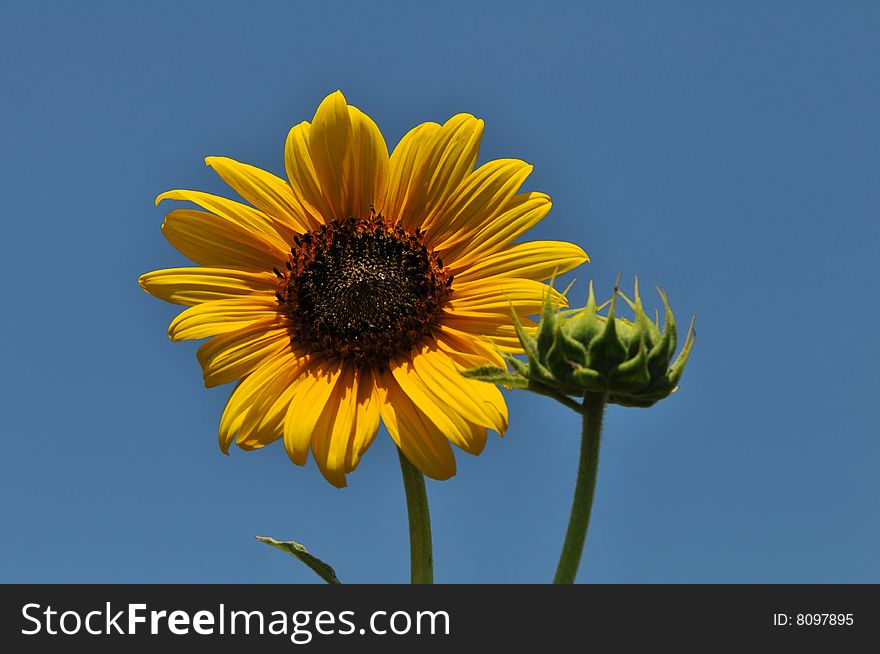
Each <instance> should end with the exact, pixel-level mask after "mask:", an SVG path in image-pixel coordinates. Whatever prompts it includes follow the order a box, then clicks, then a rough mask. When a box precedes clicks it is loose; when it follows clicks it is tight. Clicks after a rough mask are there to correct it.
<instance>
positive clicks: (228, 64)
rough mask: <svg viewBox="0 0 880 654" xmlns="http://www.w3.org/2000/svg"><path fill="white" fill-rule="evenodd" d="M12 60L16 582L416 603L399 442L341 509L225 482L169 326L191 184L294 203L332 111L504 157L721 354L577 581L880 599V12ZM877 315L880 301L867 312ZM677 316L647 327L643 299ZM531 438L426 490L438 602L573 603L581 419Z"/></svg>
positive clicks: (406, 24)
mask: <svg viewBox="0 0 880 654" xmlns="http://www.w3.org/2000/svg"><path fill="white" fill-rule="evenodd" d="M2 22H3V25H4V27H3V38H2V39H0V61H2V62H3V63H2V65H0V88H2V89H3V92H2V94H0V180H2V181H0V184H2V189H3V196H4V202H3V205H4V219H3V221H2V224H0V230H2V239H0V255H2V256H0V265H2V270H3V272H2V275H0V290H2V297H3V299H4V306H5V308H4V310H3V320H2V321H0V336H2V338H0V347H2V350H3V351H2V356H3V361H4V373H5V374H3V376H2V381H0V385H2V386H0V398H2V399H0V402H2V415H3V428H4V433H5V436H6V443H7V445H6V448H5V453H4V455H3V457H2V458H0V496H2V500H0V519H2V524H3V525H4V527H5V529H4V538H3V539H2V541H0V562H2V563H0V580H2V581H24V582H48V581H57V582H73V581H80V582H153V581H168V582H213V581H218V582H273V581H278V582H300V581H303V582H311V581H313V580H315V579H316V578H315V577H314V576H313V575H312V573H311V572H310V571H309V570H307V569H306V568H304V567H303V566H301V565H299V564H298V563H297V562H296V561H294V560H292V559H288V558H285V556H284V555H283V554H282V553H280V552H278V551H277V550H274V549H272V548H269V547H267V546H265V545H262V544H260V543H258V542H257V541H256V540H254V536H255V535H269V536H273V537H275V538H278V539H288V538H292V539H296V540H299V541H301V542H303V543H305V544H306V545H307V546H308V547H309V548H310V549H311V550H312V551H313V552H314V553H315V554H317V555H318V556H320V557H322V558H323V559H325V560H326V561H328V562H329V563H331V564H332V565H333V566H334V567H335V568H336V570H337V572H338V574H339V576H340V578H341V579H342V580H343V581H351V582H367V581H369V582H384V581H391V582H403V581H406V580H407V576H408V571H409V564H408V552H407V531H406V524H405V515H404V500H403V495H402V487H401V481H400V472H399V469H398V463H397V458H396V455H395V452H394V450H393V446H392V443H391V441H390V439H389V438H388V437H387V434H386V433H385V432H384V430H383V431H382V432H381V433H380V436H379V438H378V439H377V441H376V443H375V445H374V446H373V447H372V448H371V450H370V451H369V452H368V454H367V455H366V456H365V458H364V459H363V461H362V463H361V466H360V468H359V469H358V470H357V471H356V472H355V473H354V474H353V475H351V476H350V477H349V487H348V488H347V489H345V490H341V491H340V490H337V489H335V488H332V487H331V486H330V485H328V484H327V483H325V482H324V481H323V480H322V479H321V477H320V475H319V473H318V471H317V470H316V468H315V467H314V465H313V464H311V463H310V465H309V466H308V467H307V468H305V469H301V468H297V467H294V466H292V465H291V464H290V463H289V462H288V460H287V457H286V456H285V455H284V453H283V451H282V449H281V447H280V445H278V444H276V446H273V447H268V448H265V449H264V450H262V451H259V452H255V453H245V452H242V451H234V452H233V453H232V455H231V456H230V457H224V456H222V455H221V454H220V452H219V450H218V448H217V443H216V427H217V423H218V420H219V417H220V412H221V410H222V407H223V404H224V402H225V399H226V397H227V395H228V393H229V390H230V389H229V388H228V387H223V388H219V389H212V390H205V389H204V388H203V387H202V384H201V375H200V372H199V369H198V365H197V362H196V360H195V356H194V355H195V350H196V344H193V343H186V344H172V343H170V342H169V341H168V339H167V337H166V335H165V330H166V327H167V324H168V322H169V321H170V319H171V318H172V317H173V315H174V314H175V313H176V308H175V307H173V306H172V305H168V304H165V303H163V302H160V301H158V300H156V299H154V298H151V297H149V296H148V295H146V294H145V293H143V292H142V291H141V290H140V289H139V288H138V287H137V284H136V279H137V276H138V275H139V274H141V273H143V272H146V271H148V270H152V269H155V268H162V267H170V266H175V265H182V264H184V263H185V262H184V260H183V258H182V257H181V255H179V254H178V253H176V252H175V251H174V250H173V249H172V248H171V246H170V245H168V244H167V243H166V242H165V241H164V239H163V238H162V236H161V233H160V230H159V226H160V224H161V222H162V216H163V213H164V209H157V208H156V207H155V206H154V205H153V198H154V197H155V196H156V195H157V194H158V193H159V192H161V191H164V190H167V189H169V188H187V187H188V188H198V189H201V190H207V191H212V192H218V193H225V192H226V191H225V189H224V187H223V185H222V184H221V183H220V182H219V180H218V179H216V178H215V176H214V175H213V173H212V172H211V171H210V170H209V169H207V168H206V167H205V166H204V165H203V163H202V161H203V157H204V156H206V155H226V156H231V157H233V158H236V159H239V160H242V161H246V162H249V163H252V164H255V165H258V166H261V167H263V168H266V169H269V170H271V171H273V172H276V173H278V174H283V170H284V168H283V159H282V148H283V142H284V137H285V135H286V133H287V130H288V129H289V127H290V126H291V125H293V124H295V123H297V122H300V121H302V120H308V119H310V118H311V116H312V114H313V113H314V110H315V107H316V106H317V104H318V103H319V102H320V100H321V99H322V98H323V97H324V96H325V95H326V94H327V93H328V92H330V91H332V90H334V89H337V88H340V89H342V90H343V91H344V92H345V94H346V96H347V97H348V99H349V101H350V102H351V103H352V104H355V105H357V106H359V107H360V108H362V109H363V110H364V111H366V112H367V113H369V114H370V115H371V116H372V117H373V118H374V119H375V120H376V121H377V122H378V124H379V126H380V128H381V129H382V130H383V132H384V133H385V136H386V139H387V140H388V142H389V144H393V143H396V141H397V140H398V139H399V138H400V136H401V135H402V134H404V133H405V132H406V131H407V130H408V129H409V128H410V127H411V126H413V125H414V124H416V123H419V122H422V121H425V120H440V121H442V120H444V119H446V118H447V117H448V116H450V115H452V114H454V113H457V112H460V111H468V112H471V113H474V114H475V115H477V116H479V117H481V118H483V119H485V121H486V132H485V137H484V139H483V147H482V151H481V157H480V160H481V161H486V160H489V159H494V158H499V157H518V158H522V159H525V160H527V161H529V162H530V163H533V164H534V165H535V171H534V173H533V175H532V176H531V178H530V179H529V180H528V182H527V184H526V188H527V189H529V190H541V191H544V192H547V193H549V194H550V195H551V196H552V197H553V200H554V208H553V211H552V212H551V213H550V216H549V217H548V218H547V219H546V220H545V221H544V222H543V223H542V224H540V225H539V226H538V227H537V228H536V229H535V230H534V231H533V233H532V237H533V238H549V239H560V240H569V241H574V242H577V243H579V244H581V245H582V246H583V247H585V248H586V249H587V251H588V252H589V253H590V254H591V256H592V259H593V262H592V263H591V264H590V265H589V266H587V267H585V268H584V269H582V270H580V271H578V272H577V273H576V275H575V276H576V277H577V278H578V283H577V284H576V286H575V290H574V291H573V296H574V297H578V294H579V293H580V294H581V296H583V295H584V294H585V292H586V285H585V282H586V280H587V279H593V280H595V283H596V285H597V289H598V290H599V292H600V293H601V294H608V293H609V292H610V290H611V286H612V284H613V280H614V278H615V276H616V275H617V273H618V272H622V273H623V275H624V278H625V279H631V276H632V275H633V274H638V275H639V277H640V279H641V281H642V283H643V285H645V287H648V288H649V287H650V286H651V285H652V284H660V285H662V286H663V287H665V288H666V289H667V290H668V292H669V295H670V299H671V301H672V304H673V308H674V309H675V310H676V312H677V314H678V315H679V317H680V319H681V320H684V319H686V318H687V317H688V316H689V315H690V314H691V313H694V314H696V315H697V329H698V334H699V335H698V341H697V346H696V349H695V351H694V354H693V356H692V359H691V362H690V364H689V366H688V370H687V372H686V374H685V376H684V379H683V382H682V385H681V389H680V392H679V393H677V394H676V395H675V396H673V397H672V398H670V399H668V400H666V401H664V402H662V403H661V404H659V405H658V406H656V407H655V408H653V409H650V410H636V409H621V408H618V407H612V408H611V409H610V410H609V411H608V415H607V418H606V433H605V439H604V444H603V451H602V460H601V464H600V470H599V481H598V490H597V495H596V505H595V509H594V512H593V523H592V526H591V532H590V535H589V539H588V542H587V548H586V553H585V556H584V561H583V565H582V568H581V573H580V576H579V578H578V579H579V581H583V582H868V581H870V582H880V559H878V556H877V552H878V551H880V475H878V467H877V466H878V461H880V430H878V419H880V403H878V402H877V399H876V391H877V387H878V384H877V364H878V355H880V339H878V338H876V336H872V335H871V333H872V332H871V330H872V329H875V326H876V325H877V324H878V321H880V309H878V303H877V300H876V296H877V288H878V284H877V282H878V279H877V272H876V263H875V258H876V256H877V253H878V245H880V221H878V209H880V184H878V179H880V123H878V121H877V116H878V115H880V72H878V58H877V50H876V35H877V33H878V30H880V7H878V5H877V4H876V3H871V2H846V3H832V2H825V3H821V2H773V3H759V2H740V3H717V2H716V3H705V2H665V3H656V2H616V3H572V2H565V3H552V2H550V3H543V4H541V5H540V6H539V5H538V4H535V3H524V2H519V3H516V2H515V3H510V2H504V3H501V2H482V3H455V2H453V3H444V4H443V5H442V6H441V5H437V4H434V5H430V6H428V5H424V4H423V3H402V2H401V3H390V2H389V3H350V2H339V3H334V6H333V7H329V6H325V5H322V4H320V3H309V4H301V3H288V2H263V3H252V4H250V5H248V6H247V8H244V5H243V4H242V3H231V2H226V3H224V2H216V3H207V2H187V3H176V2H175V3H170V2H154V3H148V4H145V3H141V4H139V5H131V4H119V3H109V2H93V3H88V4H87V5H83V4H77V5H74V4H71V3H61V2H56V3H49V2H44V3H27V4H25V3H18V4H15V5H12V4H7V5H6V6H5V7H4V9H3V21H2ZM872 298H873V299H872ZM650 301H651V303H652V305H654V306H656V302H657V299H656V298H655V297H651V298H650ZM508 397H509V400H510V407H511V427H510V430H509V432H508V434H507V436H506V437H505V438H504V439H499V438H497V437H495V438H490V441H489V444H488V446H487V448H486V451H485V452H484V453H483V455H482V456H480V457H479V458H474V457H471V456H468V455H466V454H463V453H462V454H460V455H459V456H458V461H459V474H458V476H457V477H455V478H454V479H452V480H451V481H448V482H429V484H428V492H429V494H430V499H431V510H432V514H433V517H434V535H435V558H436V577H437V580H438V581H445V582H471V581H473V582H514V581H524V582H544V581H548V580H550V579H551V578H552V574H553V571H554V569H555V562H556V557H557V555H558V551H559V547H560V545H561V542H562V535H563V530H564V527H565V520H566V518H567V512H568V508H569V503H570V497H571V491H572V488H573V484H574V473H575V468H576V460H577V448H578V435H577V430H578V421H577V417H576V416H574V415H573V414H569V413H567V412H566V410H565V409H563V408H561V407H558V406H557V405H555V404H553V403H552V402H550V401H549V400H544V399H543V398H540V397H536V396H528V395H526V394H523V393H516V394H509V395H508Z"/></svg>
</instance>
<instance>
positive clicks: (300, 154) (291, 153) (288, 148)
mask: <svg viewBox="0 0 880 654" xmlns="http://www.w3.org/2000/svg"><path fill="white" fill-rule="evenodd" d="M311 129H312V126H311V125H309V123H307V122H305V121H303V122H302V123H300V124H299V125H295V126H294V127H292V128H291V130H290V132H289V133H288V135H287V142H286V143H285V145H284V167H285V168H286V170H287V177H288V179H289V180H290V186H291V190H292V191H293V194H294V195H295V196H296V199H297V200H298V201H299V203H300V205H301V206H302V208H303V212H305V213H306V214H308V216H309V224H318V225H320V224H323V223H325V222H327V221H329V220H332V219H333V218H334V216H333V210H332V209H331V208H330V205H329V204H327V200H326V199H325V198H324V194H323V193H322V191H321V183H320V181H319V180H318V173H317V172H316V171H315V165H314V164H313V163H312V155H311V154H309V140H310V135H311Z"/></svg>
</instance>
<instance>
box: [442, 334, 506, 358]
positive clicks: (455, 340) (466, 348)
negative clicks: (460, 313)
mask: <svg viewBox="0 0 880 654" xmlns="http://www.w3.org/2000/svg"><path fill="white" fill-rule="evenodd" d="M438 332H439V333H438V334H437V346H438V347H439V348H440V349H441V350H443V351H444V352H446V353H447V354H448V355H449V356H450V358H452V360H453V361H455V362H456V363H457V364H458V365H460V366H461V367H462V368H476V367H478V366H485V365H493V366H499V367H503V366H504V365H505V364H504V359H503V358H502V357H501V355H500V354H499V353H498V349H497V348H496V347H495V345H494V344H493V343H492V342H491V341H489V340H488V339H486V338H484V337H482V336H479V335H475V334H469V333H466V332H462V331H459V330H457V329H454V328H452V327H450V326H449V325H446V324H441V325H440V327H439V329H438Z"/></svg>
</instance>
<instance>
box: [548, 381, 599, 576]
mask: <svg viewBox="0 0 880 654" xmlns="http://www.w3.org/2000/svg"><path fill="white" fill-rule="evenodd" d="M581 406H582V410H581V417H582V428H581V453H580V459H579V462H578V473H577V481H576V482H575V488H574V498H573V499H572V503H571V516H570V517H569V519H568V529H567V530H566V532H565V542H564V543H563V545H562V552H561V554H560V555H559V564H558V565H557V567H556V577H555V578H554V579H553V583H554V584H571V583H574V580H575V577H576V576H577V571H578V567H579V566H580V562H581V555H582V554H583V551H584V543H585V542H586V540H587V530H588V529H589V527H590V513H591V511H592V509H593V495H594V494H595V492H596V473H597V472H598V469H599V446H600V445H601V442H602V417H603V414H604V413H605V395H604V394H602V393H586V394H585V395H584V401H583V404H582V405H581Z"/></svg>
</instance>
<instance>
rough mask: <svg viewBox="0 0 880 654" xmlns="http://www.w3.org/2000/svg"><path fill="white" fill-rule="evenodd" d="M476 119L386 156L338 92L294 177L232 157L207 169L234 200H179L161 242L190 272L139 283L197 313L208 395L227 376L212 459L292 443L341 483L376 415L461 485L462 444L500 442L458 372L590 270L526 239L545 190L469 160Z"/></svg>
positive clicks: (436, 471) (295, 140)
mask: <svg viewBox="0 0 880 654" xmlns="http://www.w3.org/2000/svg"><path fill="white" fill-rule="evenodd" d="M482 132H483V121H482V120H479V119H477V118H475V117H474V116H472V115H470V114H458V115H456V116H453V117H452V118H450V119H449V120H447V121H446V122H444V123H443V124H438V123H433V122H427V123H422V124H420V125H418V126H416V127H415V128H413V129H412V130H410V131H409V132H408V133H407V134H406V135H405V136H404V137H403V138H402V139H401V141H400V142H399V143H398V144H397V146H396V147H395V148H394V149H393V151H392V152H391V153H390V155H389V152H388V147H387V146H386V144H385V139H384V137H383V136H382V133H381V132H380V131H379V129H378V127H377V126H376V124H375V123H374V122H373V120H372V119H370V118H369V117H368V116H367V115H366V114H365V113H363V112H362V111H360V110H359V109H357V108H356V107H354V106H352V105H349V104H348V103H347V101H346V99H345V97H344V96H343V95H342V93H341V92H339V91H337V92H335V93H331V94H330V95H329V96H327V97H326V98H325V99H324V100H323V101H322V102H321V104H320V105H319V107H318V109H317V111H316V113H315V116H314V118H313V120H312V121H311V122H301V123H299V124H297V125H295V126H294V127H293V128H292V129H291V130H290V132H289V134H288V136H287V140H286V143H285V147H284V164H285V170H286V179H283V178H281V177H277V176H276V175H273V174H272V173H269V172H267V171H265V170H262V169H260V168H257V167H254V166H250V165H248V164H244V163H240V162H238V161H235V160H233V159H229V158H226V157H208V158H207V159H206V163H207V164H208V166H210V167H211V168H213V169H214V170H215V171H216V172H217V173H218V174H219V175H220V177H221V178H222V179H223V180H224V181H225V182H226V183H227V184H229V186H230V187H232V189H233V190H234V191H236V192H237V193H238V195H239V196H241V200H242V201H238V200H232V199H228V198H224V197H219V196H216V195H210V194H207V193H202V192H198V191H190V190H174V191H168V192H166V193H163V194H161V195H160V196H159V198H158V199H157V202H158V201H163V200H174V201H182V202H187V203H190V204H191V205H196V207H198V208H192V207H184V208H175V209H173V210H172V211H170V212H169V213H168V214H167V215H166V217H165V223H164V225H163V226H162V230H163V232H164V234H165V237H166V238H167V239H168V240H169V241H170V242H171V244H172V245H173V246H174V247H176V248H177V249H178V250H180V251H181V252H182V253H183V254H184V255H186V256H187V257H188V258H190V259H192V261H193V262H194V263H195V264H196V265H195V266H192V267H184V268H170V269H164V270H157V271H153V272H150V273H147V274H145V275H143V276H141V278H140V280H139V281H140V284H141V286H142V287H143V288H144V290H146V291H147V292H148V293H151V294H152V295H155V296H157V297H159V298H161V299H163V300H167V301H169V302H174V303H176V304H181V305H184V306H187V307H189V308H187V309H186V310H184V311H183V312H182V313H180V314H179V315H178V316H177V317H176V318H175V319H174V320H173V321H172V323H171V326H170V327H169V331H168V333H169V335H170V337H171V338H172V340H184V339H207V340H206V341H205V343H204V344H203V345H202V346H201V347H200V348H199V351H198V359H199V362H200V363H201V366H202V371H203V374H204V380H205V384H206V385H207V386H216V385H218V384H225V383H229V382H235V383H236V386H235V389H234V390H233V392H232V395H231V397H230V398H229V402H228V403H227V405H226V409H225V410H224V412H223V415H222V417H221V419H220V430H219V438H220V447H221V449H222V450H223V451H224V452H226V451H228V449H229V448H230V446H231V445H232V443H236V444H237V445H238V446H239V447H241V448H243V449H246V450H253V449H257V448H261V447H263V446H265V445H268V444H269V443H272V442H273V441H276V440H282V441H283V443H284V448H285V450H286V451H287V454H288V455H289V457H290V459H291V460H292V461H293V462H294V463H296V464H298V465H303V464H305V462H306V460H307V459H308V457H309V454H311V455H312V456H313V457H314V459H315V461H316V462H317V464H318V467H319V468H320V470H321V472H322V474H323V475H324V476H325V477H326V478H327V479H328V480H329V481H330V482H331V483H333V484H334V485H336V486H344V485H345V483H346V477H345V476H346V474H347V473H349V472H351V471H352V470H354V469H355V467H356V466H357V465H358V462H359V461H360V459H361V456H362V455H363V454H364V452H366V450H367V449H368V448H369V446H370V444H371V443H372V441H373V439H374V438H375V436H376V433H377V430H378V428H379V424H380V422H382V423H384V424H385V426H386V428H387V430H388V432H389V434H390V435H391V438H392V439H394V442H395V443H396V444H397V446H398V447H399V448H400V450H401V451H402V452H403V454H404V455H405V456H406V457H407V459H409V460H410V461H411V462H412V463H413V464H414V465H415V466H416V467H418V468H419V470H421V471H422V472H423V473H425V474H426V475H428V476H430V477H433V478H436V479H446V478H448V477H450V476H452V475H453V474H454V473H455V458H454V456H453V452H452V447H451V446H452V445H454V446H457V447H459V448H460V449H462V450H464V451H466V452H468V453H471V454H479V453H480V452H481V451H482V449H483V447H484V445H485V443H486V434H487V431H488V430H490V429H491V430H493V431H496V432H498V433H499V434H503V432H504V430H505V429H506V427H507V407H506V405H505V403H504V399H503V398H502V396H501V394H500V392H499V391H498V389H497V388H495V387H493V386H490V385H488V384H482V383H479V382H477V381H473V380H468V379H465V378H464V377H462V376H461V375H460V374H459V370H461V369H463V368H469V367H473V366H479V365H487V364H494V365H499V364H503V359H502V358H501V354H500V353H504V352H507V353H510V352H520V351H521V350H520V341H519V337H518V336H517V333H516V331H515V330H514V329H513V327H512V326H511V325H510V324H509V315H510V314H509V311H510V307H511V306H512V307H513V309H514V312H515V313H516V314H517V316H518V318H519V320H520V326H521V331H524V333H529V334H532V333H534V331H535V329H536V327H537V325H536V323H534V322H533V321H531V320H530V319H529V318H528V316H529V315H533V314H536V313H538V312H539V311H540V308H541V306H542V302H543V298H544V297H545V296H546V295H547V294H548V293H549V294H550V296H551V300H550V301H551V302H552V303H553V304H554V306H559V305H561V304H562V303H564V297H563V296H562V295H561V294H559V293H556V292H555V291H552V290H551V289H549V287H548V286H547V284H545V283H544V281H545V280H546V279H548V278H549V277H550V276H551V275H552V274H553V272H554V270H558V271H560V272H564V271H567V270H570V269H571V268H573V267H575V266H577V265H579V264H581V263H583V262H585V261H587V260H588V259H587V255H586V254H585V253H584V251H583V250H582V249H581V248H579V247H578V246H576V245H573V244H571V243H565V242H558V241H536V242H522V243H521V242H518V239H519V238H520V237H521V236H522V235H523V234H525V233H526V232H527V231H528V230H529V229H530V228H531V227H532V226H534V225H535V224H536V223H537V222H538V221H540V220H541V219H542V218H544V216H546V215H547V213H548V211H549V210H550V198H549V197H547V196H546V195H545V194H543V193H537V192H520V186H521V185H522V183H523V182H524V181H525V179H526V177H527V176H528V175H529V173H530V172H531V170H532V167H531V166H530V165H529V164H527V163H525V162H523V161H519V160H517V159H498V160H494V161H489V162H487V163H485V164H483V165H480V166H477V165H476V163H477V154H478V151H479V144H480V138H481V136H482Z"/></svg>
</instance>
